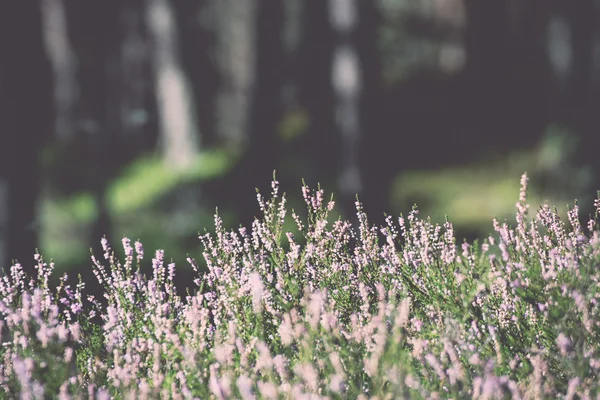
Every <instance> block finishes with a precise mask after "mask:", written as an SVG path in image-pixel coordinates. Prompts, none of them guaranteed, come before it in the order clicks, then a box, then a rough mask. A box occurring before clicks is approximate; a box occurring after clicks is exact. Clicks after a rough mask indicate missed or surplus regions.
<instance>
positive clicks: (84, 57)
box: [66, 0, 126, 297]
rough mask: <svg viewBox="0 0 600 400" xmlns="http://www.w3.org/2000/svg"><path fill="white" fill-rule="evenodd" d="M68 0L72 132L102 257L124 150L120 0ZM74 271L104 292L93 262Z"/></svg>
mask: <svg viewBox="0 0 600 400" xmlns="http://www.w3.org/2000/svg"><path fill="white" fill-rule="evenodd" d="M66 5H67V8H66V11H67V16H68V19H67V23H68V28H69V31H70V32H71V35H70V38H71V43H72V45H73V50H74V52H75V53H76V54H77V57H78V60H79V63H78V71H77V76H78V78H79V85H80V88H81V92H80V96H79V99H80V100H79V104H78V107H77V118H78V124H77V133H76V135H77V138H76V140H77V141H76V143H80V145H79V146H78V147H77V148H75V151H81V152H83V153H84V154H85V156H86V157H85V160H86V164H85V168H86V171H85V174H84V176H85V177H86V185H85V186H84V190H89V191H90V192H91V193H92V195H93V196H94V199H95V203H96V218H95V220H94V222H93V225H92V227H91V229H90V232H89V239H88V240H89V244H90V247H91V249H92V251H93V253H94V255H95V256H96V257H99V258H101V257H102V254H103V251H102V248H101V247H100V239H101V238H102V237H103V236H107V237H109V239H110V233H111V216H110V209H109V204H108V200H107V197H106V190H107V187H108V185H109V183H110V180H111V179H112V178H113V177H114V176H115V174H116V172H117V171H118V169H119V168H120V167H121V165H122V163H123V157H124V153H125V150H126V149H125V148H124V146H123V145H122V143H123V142H122V141H121V139H122V133H123V123H122V120H121V107H122V102H121V101H122V98H123V93H124V90H125V89H124V84H123V81H122V75H121V64H120V63H121V59H120V44H121V43H122V40H123V38H122V29H121V26H120V24H119V15H120V13H121V5H120V2H118V1H116V0H109V1H104V2H101V3H100V2H92V3H85V4H84V3H81V2H68V3H66ZM74 272H75V271H74ZM76 272H77V273H80V274H81V275H82V278H83V280H84V281H85V282H86V283H87V289H86V292H87V293H89V294H92V295H95V296H97V297H98V296H99V295H100V294H101V293H102V290H101V288H100V287H99V286H98V283H97V281H96V278H95V277H94V275H93V271H92V268H91V267H88V266H86V267H85V268H81V269H80V270H79V271H76ZM71 279H76V277H75V276H72V277H71Z"/></svg>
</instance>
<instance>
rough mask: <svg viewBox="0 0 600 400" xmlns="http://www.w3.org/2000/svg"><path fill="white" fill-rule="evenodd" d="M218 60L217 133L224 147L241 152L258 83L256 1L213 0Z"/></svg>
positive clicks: (216, 57) (245, 141) (245, 144)
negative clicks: (255, 86)
mask: <svg viewBox="0 0 600 400" xmlns="http://www.w3.org/2000/svg"><path fill="white" fill-rule="evenodd" d="M212 6H213V12H214V23H215V39H216V46H215V61H216V63H217V68H218V70H219V74H220V78H219V88H218V89H217V95H216V105H215V114H216V115H215V130H216V134H217V137H218V139H217V140H218V141H219V142H220V143H221V144H224V145H226V146H227V147H229V148H231V149H233V150H234V151H240V150H242V149H243V148H244V147H245V146H247V145H249V143H248V138H247V134H248V130H247V129H248V126H249V110H250V99H251V96H252V90H253V88H254V82H255V76H256V72H255V65H256V60H255V54H256V43H255V35H256V33H255V32H256V29H255V20H256V8H257V3H256V0H245V1H239V0H213V5H212Z"/></svg>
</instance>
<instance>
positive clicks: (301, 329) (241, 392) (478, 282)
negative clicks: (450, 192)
mask: <svg viewBox="0 0 600 400" xmlns="http://www.w3.org/2000/svg"><path fill="white" fill-rule="evenodd" d="M527 186H528V179H527V176H526V175H523V177H522V179H521V191H520V195H519V201H518V203H517V204H516V223H515V225H514V226H510V225H509V223H508V222H500V221H497V220H494V221H493V229H494V232H493V234H492V235H490V236H489V237H488V238H486V239H484V240H482V241H481V242H477V241H476V242H474V243H467V242H464V243H462V244H457V243H456V238H455V234H454V230H453V227H452V224H451V223H450V222H449V221H448V220H446V222H445V223H444V224H442V225H437V224H434V223H433V222H432V221H431V220H430V219H422V218H420V217H419V212H418V210H417V209H416V208H414V209H413V210H412V211H410V212H409V213H408V215H406V216H405V217H404V216H400V217H399V218H392V217H391V216H387V217H386V219H385V223H384V225H383V226H379V227H378V226H374V225H372V224H370V223H369V220H368V219H367V215H366V213H365V212H364V210H363V207H362V205H361V203H360V202H358V201H357V203H356V209H357V221H358V223H357V224H352V223H350V222H348V221H344V220H342V219H337V220H334V219H333V218H332V217H331V213H332V211H333V210H334V207H335V203H334V202H333V199H331V200H329V201H326V200H325V199H324V192H323V190H322V189H321V188H320V187H319V188H317V189H316V190H311V189H310V188H309V187H308V186H306V185H304V186H303V189H302V194H303V198H304V201H305V203H306V208H307V215H306V217H303V216H300V215H298V214H296V213H295V212H292V213H291V214H292V215H291V216H292V219H293V223H295V227H294V232H285V231H284V223H285V221H286V216H287V209H286V198H285V195H281V194H280V193H279V184H278V182H277V181H276V180H275V179H274V180H273V182H272V193H271V197H270V199H268V200H267V199H265V198H263V196H262V195H260V194H258V197H257V198H258V204H259V207H260V210H261V212H262V214H263V216H262V218H260V219H255V220H254V222H253V223H252V226H251V227H249V228H246V227H241V228H239V229H235V230H226V229H225V228H224V224H223V221H222V220H221V218H220V217H219V215H218V214H217V215H215V221H214V222H215V231H214V233H212V234H208V233H207V234H204V235H202V236H200V241H201V244H202V246H203V249H204V253H203V258H204V260H202V262H200V261H198V262H197V261H196V260H194V259H191V258H188V262H189V264H190V265H191V268H193V269H194V270H195V271H196V274H197V276H196V279H194V281H193V283H194V287H190V288H188V290H187V295H186V296H181V295H178V293H181V292H178V291H177V289H176V288H175V279H174V278H175V273H176V270H175V265H174V264H173V263H167V262H166V261H165V254H164V252H163V251H162V250H158V251H156V252H155V254H154V257H153V258H152V261H151V264H152V272H151V273H150V274H147V273H145V268H144V267H143V264H144V260H145V258H144V257H145V254H144V248H143V246H142V244H141V243H140V242H135V243H134V244H133V245H132V242H131V241H130V240H129V239H127V238H124V239H123V241H122V245H123V250H124V255H125V256H124V259H123V260H119V258H118V257H117V256H116V255H115V252H114V251H113V249H112V248H111V246H110V244H109V243H108V241H107V240H106V239H102V246H103V249H104V254H103V255H102V256H101V257H100V258H96V257H92V266H91V268H93V269H94V273H95V275H96V278H97V280H98V282H99V283H100V284H101V285H103V287H104V289H105V290H104V298H103V299H96V298H94V297H93V296H86V295H85V284H84V282H81V281H80V283H79V284H78V285H76V286H75V287H71V286H69V285H68V284H67V277H66V276H64V277H63V278H61V279H60V281H59V282H60V283H59V284H58V285H56V287H51V285H50V283H49V282H50V275H51V273H52V271H53V269H54V264H53V263H46V262H45V261H44V259H43V257H42V256H40V255H35V257H34V258H35V261H36V262H37V267H36V268H37V276H35V277H29V276H26V274H25V273H24V272H23V269H22V267H21V265H20V264H15V265H13V266H12V267H10V269H9V270H8V271H6V273H4V274H3V275H2V276H1V277H0V316H1V319H0V328H1V330H0V334H1V336H0V343H1V346H0V358H1V360H2V361H1V362H0V397H2V398H4V397H17V396H20V398H22V399H46V398H59V399H91V398H97V399H109V398H115V399H154V398H173V399H205V398H213V399H227V398H242V399H254V398H264V399H281V398H286V399H288V398H290V399H291V398H293V399H302V398H311V399H313V398H323V399H333V398H359V399H366V398H376V399H391V398H421V399H435V398H440V399H441V398H444V399H446V398H453V399H458V398H473V399H504V398H512V399H539V398H546V397H563V398H565V399H575V398H581V399H591V398H600V384H599V383H600V382H599V378H598V373H599V371H600V305H599V300H600V290H599V287H600V268H599V265H600V231H598V230H596V226H597V225H596V224H597V218H598V216H599V214H600V192H599V194H598V199H597V200H596V201H595V203H594V207H595V209H596V213H595V215H594V216H593V217H592V218H591V219H590V221H589V222H588V223H587V224H584V225H582V224H581V223H580V220H579V215H578V213H579V209H578V206H577V204H575V205H574V206H573V207H572V208H570V209H569V210H568V213H567V220H566V221H563V220H562V219H561V218H560V217H559V214H558V211H557V210H556V209H551V208H550V207H549V206H548V205H543V206H542V207H540V208H539V211H537V213H535V214H534V213H533V211H532V210H531V209H530V208H529V205H528V204H527ZM98 321H100V322H98Z"/></svg>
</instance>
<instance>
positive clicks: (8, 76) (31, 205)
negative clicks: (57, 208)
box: [0, 0, 54, 273]
mask: <svg viewBox="0 0 600 400" xmlns="http://www.w3.org/2000/svg"><path fill="white" fill-rule="evenodd" d="M0 54H1V55H2V56H1V58H0V135H1V136H0V138H1V139H0V140H1V146H0V149H1V150H0V152H1V155H0V163H1V168H0V175H1V179H2V180H3V181H4V182H5V185H4V187H5V189H6V191H5V196H4V199H3V200H5V202H4V203H0V207H3V208H5V210H7V211H5V212H6V213H7V214H5V215H6V219H5V221H4V222H5V224H6V225H5V226H1V227H0V230H2V231H3V232H2V233H3V239H4V240H5V245H4V249H5V253H4V254H2V255H1V256H2V260H1V261H0V262H1V263H2V265H0V266H1V267H8V266H9V264H10V260H12V259H16V260H18V261H19V262H20V263H21V264H22V265H23V266H24V267H25V268H26V270H27V271H28V272H29V273H33V272H34V268H33V265H34V261H33V254H34V251H35V248H36V247H37V245H38V234H37V229H36V226H37V216H36V214H37V210H36V202H37V199H38V195H39V190H40V169H39V164H38V160H39V152H40V149H41V148H42V145H43V143H44V141H45V139H46V138H47V137H49V136H51V135H52V131H53V128H54V127H53V125H54V121H53V118H52V117H53V103H52V95H53V93H52V75H51V67H50V63H49V61H48V58H47V56H46V53H45V49H44V42H43V36H42V20H41V6H40V2H39V1H34V0H30V1H16V2H13V1H3V2H0Z"/></svg>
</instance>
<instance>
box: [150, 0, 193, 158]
mask: <svg viewBox="0 0 600 400" xmlns="http://www.w3.org/2000/svg"><path fill="white" fill-rule="evenodd" d="M146 7H147V8H146V19H147V24H148V30H149V33H150V36H151V39H152V40H153V46H154V47H153V51H152V53H153V66H154V84H155V87H156V98H157V106H158V117H159V129H160V137H161V146H162V151H163V154H164V159H165V162H166V164H167V165H168V166H169V167H171V168H174V169H178V170H183V169H186V168H188V167H189V166H190V165H191V164H192V162H193V160H194V156H195V155H196V153H197V149H198V142H199V138H198V129H197V126H196V117H195V112H194V109H195V107H194V99H193V93H192V91H191V88H190V85H189V83H188V82H187V79H186V76H185V73H184V71H183V69H182V67H181V62H180V59H179V50H178V39H177V31H176V21H175V15H174V11H173V8H172V5H171V3H170V2H169V0H147V1H146Z"/></svg>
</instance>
